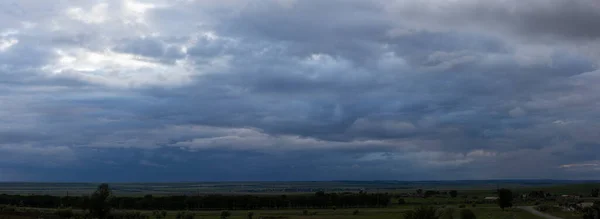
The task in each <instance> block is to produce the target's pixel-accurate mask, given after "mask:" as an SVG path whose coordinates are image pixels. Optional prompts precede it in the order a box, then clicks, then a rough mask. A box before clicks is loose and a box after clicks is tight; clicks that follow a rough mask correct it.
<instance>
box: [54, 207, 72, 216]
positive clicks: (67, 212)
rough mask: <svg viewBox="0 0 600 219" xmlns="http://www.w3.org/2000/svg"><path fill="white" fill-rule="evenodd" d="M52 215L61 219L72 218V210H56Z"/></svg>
mask: <svg viewBox="0 0 600 219" xmlns="http://www.w3.org/2000/svg"><path fill="white" fill-rule="evenodd" d="M54 214H55V215H57V216H59V217H61V218H72V217H73V215H74V214H73V210H71V209H58V210H56V211H55V212H54Z"/></svg>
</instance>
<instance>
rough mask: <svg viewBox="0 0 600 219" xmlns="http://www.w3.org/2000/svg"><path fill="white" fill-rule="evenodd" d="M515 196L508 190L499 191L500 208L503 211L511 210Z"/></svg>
mask: <svg viewBox="0 0 600 219" xmlns="http://www.w3.org/2000/svg"><path fill="white" fill-rule="evenodd" d="M512 203H513V194H512V191H510V190H508V189H498V206H500V208H501V209H502V210H504V209H505V208H511V207H512V206H513V204H512Z"/></svg>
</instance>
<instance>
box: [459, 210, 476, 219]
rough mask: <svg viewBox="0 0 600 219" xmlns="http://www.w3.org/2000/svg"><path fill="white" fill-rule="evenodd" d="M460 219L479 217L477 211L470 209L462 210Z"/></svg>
mask: <svg viewBox="0 0 600 219" xmlns="http://www.w3.org/2000/svg"><path fill="white" fill-rule="evenodd" d="M460 219H477V217H476V216H475V213H473V211H471V210H469V209H462V210H460Z"/></svg>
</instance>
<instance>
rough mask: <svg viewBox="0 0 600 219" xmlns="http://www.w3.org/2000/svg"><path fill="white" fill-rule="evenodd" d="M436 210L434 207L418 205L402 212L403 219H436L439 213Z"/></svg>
mask: <svg viewBox="0 0 600 219" xmlns="http://www.w3.org/2000/svg"><path fill="white" fill-rule="evenodd" d="M436 212H437V209H436V208H434V207H428V206H420V207H418V208H415V209H414V210H410V211H406V212H404V219H438V218H439V215H438V214H437V213H436Z"/></svg>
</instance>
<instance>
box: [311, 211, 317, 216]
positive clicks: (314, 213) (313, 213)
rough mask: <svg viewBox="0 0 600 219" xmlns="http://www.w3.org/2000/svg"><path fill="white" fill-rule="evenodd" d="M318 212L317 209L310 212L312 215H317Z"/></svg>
mask: <svg viewBox="0 0 600 219" xmlns="http://www.w3.org/2000/svg"><path fill="white" fill-rule="evenodd" d="M317 213H318V212H316V211H313V212H311V213H310V215H317Z"/></svg>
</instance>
